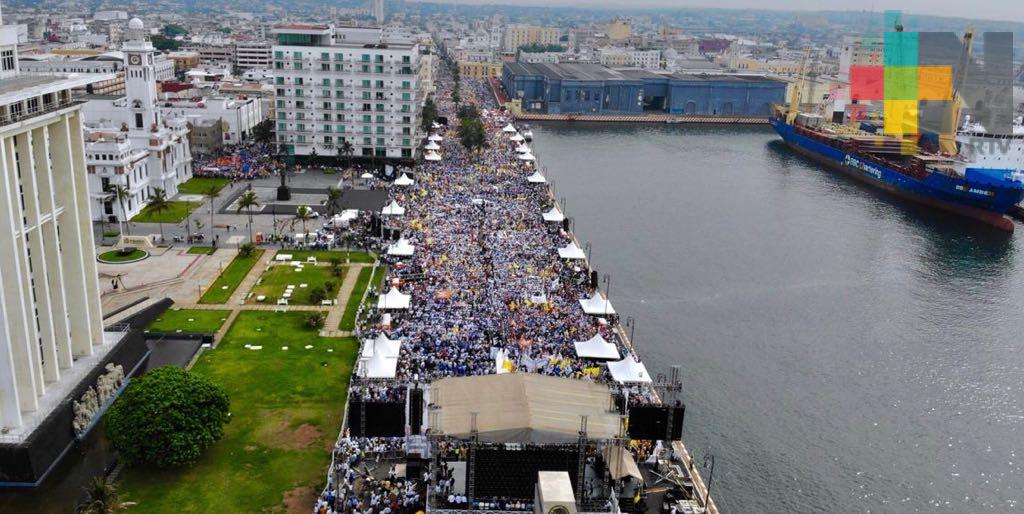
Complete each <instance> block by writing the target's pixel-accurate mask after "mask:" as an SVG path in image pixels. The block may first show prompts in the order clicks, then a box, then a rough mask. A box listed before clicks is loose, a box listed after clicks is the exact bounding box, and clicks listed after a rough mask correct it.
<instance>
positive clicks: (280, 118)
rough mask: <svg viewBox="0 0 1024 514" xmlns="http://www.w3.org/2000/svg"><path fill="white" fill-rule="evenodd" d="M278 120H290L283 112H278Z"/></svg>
mask: <svg viewBox="0 0 1024 514" xmlns="http://www.w3.org/2000/svg"><path fill="white" fill-rule="evenodd" d="M277 119H279V120H285V119H288V118H287V116H286V115H285V113H284V112H283V111H278V112H277Z"/></svg>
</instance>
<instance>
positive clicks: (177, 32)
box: [160, 23, 188, 38]
mask: <svg viewBox="0 0 1024 514" xmlns="http://www.w3.org/2000/svg"><path fill="white" fill-rule="evenodd" d="M160 34H162V35H163V36H165V37H169V38H175V37H178V36H184V35H185V34H188V29H186V28H185V27H182V26H181V25H175V24H173V23H168V24H167V25H164V26H163V28H161V29H160Z"/></svg>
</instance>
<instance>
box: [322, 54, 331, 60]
mask: <svg viewBox="0 0 1024 514" xmlns="http://www.w3.org/2000/svg"><path fill="white" fill-rule="evenodd" d="M330 58H331V54H329V53H327V52H321V53H320V59H321V60H323V61H327V60H330Z"/></svg>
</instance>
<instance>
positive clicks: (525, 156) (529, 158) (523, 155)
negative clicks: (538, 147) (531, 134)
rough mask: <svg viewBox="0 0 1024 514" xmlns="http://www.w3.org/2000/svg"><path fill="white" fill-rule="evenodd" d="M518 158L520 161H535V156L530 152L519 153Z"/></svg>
mask: <svg viewBox="0 0 1024 514" xmlns="http://www.w3.org/2000/svg"><path fill="white" fill-rule="evenodd" d="M519 160H520V161H536V160H537V158H536V157H534V156H533V154H532V153H530V152H526V153H521V154H519Z"/></svg>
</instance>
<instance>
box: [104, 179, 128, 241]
mask: <svg viewBox="0 0 1024 514" xmlns="http://www.w3.org/2000/svg"><path fill="white" fill-rule="evenodd" d="M107 190H108V191H110V193H112V194H113V195H114V198H117V203H118V205H120V206H121V218H122V219H123V220H124V226H125V228H126V229H127V230H125V232H126V233H127V234H128V235H129V236H130V235H132V226H131V224H130V223H128V209H127V208H126V207H125V206H124V203H125V202H126V201H128V198H129V197H131V196H132V193H131V191H129V190H128V188H127V187H125V186H123V185H121V184H111V185H110V187H108V188H107Z"/></svg>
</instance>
